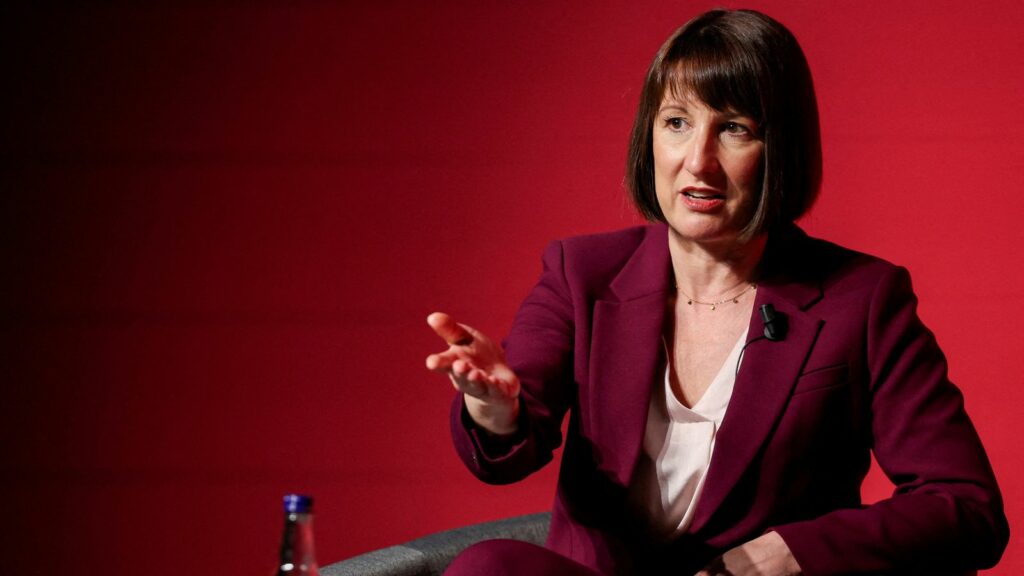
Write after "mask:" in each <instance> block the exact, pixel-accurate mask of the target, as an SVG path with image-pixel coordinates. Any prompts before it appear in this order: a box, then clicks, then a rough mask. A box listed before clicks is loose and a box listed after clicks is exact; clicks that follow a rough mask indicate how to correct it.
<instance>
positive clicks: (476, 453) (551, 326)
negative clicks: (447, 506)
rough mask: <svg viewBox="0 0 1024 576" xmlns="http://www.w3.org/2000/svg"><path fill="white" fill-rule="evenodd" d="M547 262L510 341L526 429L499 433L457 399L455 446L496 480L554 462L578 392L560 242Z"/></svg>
mask: <svg viewBox="0 0 1024 576" xmlns="http://www.w3.org/2000/svg"><path fill="white" fill-rule="evenodd" d="M543 266H544V270H543V273H542V275H541V278H540V280H539V281H538V283H537V285H536V286H535V287H534V288H533V290H532V291H531V292H530V294H529V295H528V296H527V297H526V300H525V301H524V302H523V304H522V306H521V307H520V308H519V311H518V313H517V314H516V317H515V320H514V321H513V324H512V329H511V331H510V332H509V335H508V337H507V338H506V339H505V340H504V342H503V347H504V349H505V357H506V360H507V361H508V364H509V366H510V367H511V368H512V370H513V371H515V373H516V375H517V376H518V377H519V380H520V384H521V392H520V401H521V405H520V423H519V431H518V432H517V433H516V434H515V435H514V436H513V437H512V438H505V439H496V438H494V437H491V436H489V435H488V434H487V433H486V432H484V431H483V430H481V429H479V428H477V427H476V426H475V425H474V423H473V421H472V419H471V418H470V417H469V415H468V413H467V412H466V409H465V404H464V402H463V395H462V394H461V393H459V394H457V395H456V397H455V400H454V402H453V403H452V410H451V430H452V437H453V440H454V443H455V450H456V452H457V453H458V455H459V457H460V458H461V459H462V461H463V462H464V463H465V464H466V466H467V467H468V468H469V470H470V471H471V472H472V473H473V474H474V475H476V476H477V477H478V478H480V479H481V480H483V481H485V482H488V483H491V484H507V483H511V482H516V481H518V480H521V479H522V478H525V477H526V476H528V475H529V474H531V473H532V472H534V471H536V470H538V469H539V468H541V467H542V466H544V465H545V464H547V463H548V462H550V461H551V459H552V454H553V451H554V449H555V448H557V447H558V446H559V445H560V444H561V442H562V433H561V423H562V419H563V418H564V416H565V413H566V411H567V410H568V408H569V406H570V403H571V402H572V399H573V398H574V397H575V393H574V386H575V385H574V380H573V370H572V367H573V353H572V352H573V333H574V318H573V305H572V299H571V298H570V295H569V287H568V283H567V282H566V278H565V271H564V252H563V249H562V244H561V243H560V242H552V243H551V244H550V245H548V247H547V249H546V250H545V252H544V256H543Z"/></svg>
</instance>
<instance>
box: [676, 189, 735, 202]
mask: <svg viewBox="0 0 1024 576" xmlns="http://www.w3.org/2000/svg"><path fill="white" fill-rule="evenodd" d="M683 196H686V197H687V198H693V199H694V200H725V194H722V193H720V192H717V191H715V190H710V189H707V188H684V189H683Z"/></svg>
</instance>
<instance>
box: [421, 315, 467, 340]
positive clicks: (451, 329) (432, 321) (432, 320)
mask: <svg viewBox="0 0 1024 576" xmlns="http://www.w3.org/2000/svg"><path fill="white" fill-rule="evenodd" d="M427 324H429V325H430V327H431V328H433V329H434V332H436V333H437V335H438V336H440V337H441V338H443V339H444V341H445V342H447V343H449V344H453V345H455V346H469V345H470V344H472V343H473V335H472V334H470V333H469V331H467V330H466V329H465V328H463V327H462V326H460V325H459V324H458V323H457V322H456V321H455V320H454V319H453V318H452V317H451V316H449V315H447V314H445V313H444V312H434V313H433V314H431V315H430V316H427Z"/></svg>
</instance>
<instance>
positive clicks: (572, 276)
mask: <svg viewBox="0 0 1024 576" xmlns="http://www.w3.org/2000/svg"><path fill="white" fill-rule="evenodd" d="M667 240H668V236H667V228H666V227H665V226H664V225H659V224H650V225H646V226H633V227H630V228H624V229H621V230H615V231H611V232H602V233H597V234H587V235H583V236H572V237H568V238H564V239H562V240H558V241H555V242H552V245H551V246H549V248H548V257H550V255H551V250H553V249H555V250H558V249H560V251H561V258H562V262H561V265H562V266H563V269H564V271H565V274H566V278H568V279H569V280H570V282H572V281H573V280H575V281H577V282H580V283H582V284H583V285H586V286H590V287H592V288H594V289H599V288H603V287H607V286H608V285H609V284H610V283H612V282H613V281H614V279H615V278H616V277H618V276H619V274H620V273H621V272H622V271H623V269H624V268H626V267H627V265H628V264H629V263H630V261H631V260H635V259H636V258H637V257H638V256H641V258H643V257H644V256H646V257H649V258H651V259H653V260H655V261H659V260H661V259H662V257H661V255H660V253H661V252H665V254H664V258H665V259H666V262H667V257H668V248H667V246H668V241H667Z"/></svg>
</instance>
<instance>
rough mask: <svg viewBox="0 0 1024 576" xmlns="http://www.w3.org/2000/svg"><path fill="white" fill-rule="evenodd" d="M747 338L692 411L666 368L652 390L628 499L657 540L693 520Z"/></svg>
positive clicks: (741, 339) (671, 533)
mask: <svg viewBox="0 0 1024 576" xmlns="http://www.w3.org/2000/svg"><path fill="white" fill-rule="evenodd" d="M746 339H747V331H746V330H744V331H743V334H742V335H740V338H739V340H738V341H737V342H736V345H735V346H733V349H732V352H730V353H729V357H728V358H726V360H725V363H724V364H722V367H721V368H720V369H719V370H718V374H717V375H716V376H715V379H714V380H712V382H711V385H710V386H709V387H708V389H707V390H706V391H705V392H704V395H703V396H701V397H700V399H699V400H698V401H697V403H696V404H694V405H693V408H687V407H686V406H684V405H683V404H682V402H680V401H679V399H678V398H676V395H675V394H674V393H673V392H672V387H671V385H670V383H669V368H668V367H666V368H665V378H664V385H663V386H655V387H654V393H653V394H652V395H651V405H650V407H649V408H648V412H647V429H646V431H645V433H644V449H643V452H642V453H641V454H640V461H639V463H638V465H637V472H636V478H635V481H634V482H633V486H632V487H630V500H631V502H632V504H633V508H634V510H635V511H636V512H639V513H640V514H641V516H643V517H646V518H647V521H648V523H649V527H650V529H651V531H652V532H653V535H654V536H655V537H658V538H663V539H668V538H671V537H672V536H674V535H677V534H680V533H682V532H683V531H685V530H686V528H687V527H688V526H689V525H690V522H691V521H692V519H693V511H694V509H695V508H696V507H697V501H698V500H699V498H700V493H701V488H702V487H703V485H704V476H705V474H706V473H707V470H708V465H709V464H710V463H711V454H712V452H713V450H714V448H715V435H716V434H717V433H718V429H719V427H720V426H721V425H722V419H723V418H724V417H725V410H726V408H728V407H729V400H730V399H731V398H732V388H733V384H735V382H736V373H737V372H738V371H739V362H740V356H741V352H742V350H743V344H744V343H745V342H746Z"/></svg>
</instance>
